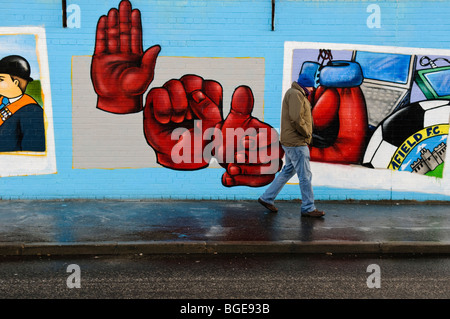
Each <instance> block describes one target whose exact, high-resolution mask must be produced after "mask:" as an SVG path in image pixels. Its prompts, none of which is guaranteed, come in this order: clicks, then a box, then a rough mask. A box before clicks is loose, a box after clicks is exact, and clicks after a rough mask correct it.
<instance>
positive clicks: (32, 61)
mask: <svg viewBox="0 0 450 319" xmlns="http://www.w3.org/2000/svg"><path fill="white" fill-rule="evenodd" d="M11 55H18V56H20V57H22V58H23V59H25V60H26V61H27V62H28V63H29V66H30V69H31V74H30V77H31V78H32V79H33V81H30V82H29V83H28V86H27V88H26V91H25V93H26V94H27V95H29V96H31V97H32V98H33V99H34V100H35V101H36V102H37V104H38V105H39V106H40V107H41V108H42V109H43V125H44V138H45V146H43V147H42V148H41V149H39V150H35V149H32V148H31V150H30V149H29V150H15V149H11V150H9V149H4V150H2V151H1V152H0V176H1V177H6V176H28V175H41V174H54V173H56V172H57V169H56V157H55V141H54V127H53V110H52V99H51V89H50V72H49V65H48V54H47V41H46V33H45V29H44V28H42V27H0V59H2V58H4V57H7V56H11ZM33 82H34V83H33ZM31 83H33V85H31ZM14 114H17V113H14ZM12 116H14V115H12ZM7 121H8V119H7V120H6V121H5V123H7Z"/></svg>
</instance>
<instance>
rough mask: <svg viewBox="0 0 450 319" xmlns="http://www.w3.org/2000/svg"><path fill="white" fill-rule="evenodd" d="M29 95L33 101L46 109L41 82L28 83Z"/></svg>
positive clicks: (27, 91)
mask: <svg viewBox="0 0 450 319" xmlns="http://www.w3.org/2000/svg"><path fill="white" fill-rule="evenodd" d="M25 93H27V94H28V95H30V96H31V97H32V98H33V99H35V100H36V102H38V103H39V105H40V106H42V107H44V104H43V101H42V88H41V81H39V80H35V81H31V82H30V83H28V86H27V90H26V92H25Z"/></svg>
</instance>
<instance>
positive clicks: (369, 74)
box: [281, 41, 450, 195]
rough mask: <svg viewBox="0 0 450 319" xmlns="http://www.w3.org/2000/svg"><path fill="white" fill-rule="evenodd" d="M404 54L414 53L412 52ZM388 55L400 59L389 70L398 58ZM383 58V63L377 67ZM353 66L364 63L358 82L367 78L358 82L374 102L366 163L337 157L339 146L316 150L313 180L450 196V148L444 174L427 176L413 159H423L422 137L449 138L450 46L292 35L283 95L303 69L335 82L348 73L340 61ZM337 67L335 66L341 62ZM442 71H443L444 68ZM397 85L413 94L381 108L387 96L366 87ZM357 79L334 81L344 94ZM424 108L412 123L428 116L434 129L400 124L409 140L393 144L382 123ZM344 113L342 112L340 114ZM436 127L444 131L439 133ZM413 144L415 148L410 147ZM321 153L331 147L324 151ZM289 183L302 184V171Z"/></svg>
mask: <svg viewBox="0 0 450 319" xmlns="http://www.w3.org/2000/svg"><path fill="white" fill-rule="evenodd" d="M378 57H380V60H379V61H377V60H376V59H378ZM398 57H399V58H398ZM404 57H406V58H405V59H404ZM327 58H329V59H327ZM381 58H382V59H381ZM358 59H359V60H358ZM371 59H372V60H371ZM383 59H384V60H383ZM330 61H332V62H330ZM386 61H389V62H390V63H392V64H393V65H395V71H391V69H389V70H388V68H387V67H388V66H389V65H391V64H389V63H387V62H386ZM305 62H306V63H305ZM322 62H324V63H322ZM342 62H344V63H342ZM347 62H350V63H347ZM377 62H383V63H382V64H379V65H378V66H377ZM364 63H366V64H364ZM324 65H329V66H330V67H329V68H328V69H326V70H325V69H324V68H323V67H322V66H324ZM348 65H349V67H352V66H356V68H357V70H361V74H362V77H361V79H358V80H357V81H356V82H358V81H360V83H361V84H360V85H359V84H358V86H360V87H361V90H362V92H363V93H362V95H363V96H364V102H365V103H364V105H365V107H366V108H367V122H368V124H369V129H368V134H367V139H366V142H365V144H364V145H363V147H364V148H361V158H360V161H359V162H356V161H355V162H350V163H339V161H337V160H336V159H337V156H335V157H334V158H333V154H331V153H330V154H331V155H329V156H328V157H325V156H324V155H323V157H322V158H318V156H317V154H319V153H318V152H316V153H313V152H314V151H312V158H311V169H312V172H313V185H315V186H326V187H336V188H348V189H377V190H388V191H399V192H421V193H432V194H440V195H450V172H449V171H450V168H449V166H450V165H448V164H447V165H445V163H450V152H445V153H441V154H440V156H441V164H442V165H441V166H440V171H439V173H438V174H437V173H435V174H434V175H433V174H430V173H428V175H424V173H423V172H421V173H420V174H419V173H417V172H416V171H415V172H411V170H413V168H414V165H413V164H417V163H419V160H417V159H415V158H414V157H413V155H412V154H413V153H414V152H415V153H417V154H419V155H418V156H420V154H422V152H421V150H422V149H424V147H425V146H426V144H421V142H422V141H424V140H425V139H426V138H431V137H435V138H436V139H437V138H439V139H440V141H439V143H444V144H448V139H449V138H448V135H449V134H448V127H449V125H450V124H449V123H450V115H449V113H450V102H448V101H450V95H449V94H448V93H445V92H443V91H444V90H447V89H448V88H450V85H443V84H442V83H446V82H443V80H442V79H444V81H446V80H447V79H448V80H449V81H450V50H441V49H425V48H407V47H389V46H373V45H354V44H334V43H315V42H293V41H288V42H285V45H284V65H283V84H282V96H281V99H282V98H283V96H284V94H285V92H286V91H287V90H288V89H289V88H290V87H291V84H292V82H293V81H296V80H297V78H298V75H299V73H300V72H302V73H304V72H306V73H308V74H309V75H311V74H312V75H313V78H314V81H317V82H316V83H317V84H316V86H319V85H321V84H324V83H325V84H326V85H328V86H329V87H333V85H334V82H333V81H334V80H333V76H336V73H333V72H334V71H335V70H338V71H339V72H341V71H340V69H338V67H341V68H342V67H343V66H348ZM381 66H382V67H381ZM402 66H403V69H402ZM333 67H335V68H334V69H333ZM389 67H391V66H389ZM319 68H320V71H319ZM377 68H378V69H377ZM383 68H384V71H383V72H384V74H387V73H388V75H387V76H384V75H383V76H382V77H381V78H379V77H378V76H379V74H378V73H382V72H381V71H380V72H378V71H377V70H381V69H383ZM437 71H439V72H438V73H437ZM358 72H359V71H358ZM358 72H356V73H358ZM350 73H351V72H349V73H348V74H350ZM348 74H347V75H348ZM350 76H351V75H350ZM355 78H356V77H355ZM355 78H353V79H352V78H351V77H350V78H345V77H342V76H340V75H339V74H337V77H336V79H337V80H336V81H352V80H354V79H355ZM435 79H436V80H439V81H440V82H439V83H440V84H438V87H435V86H434V84H433V83H431V82H432V81H433V80H435ZM356 82H355V83H356ZM358 83H359V82H358ZM449 83H450V82H448V83H447V84H449ZM391 84H392V86H394V87H395V88H394V89H395V90H397V91H398V92H397V93H399V94H400V92H405V93H402V94H403V95H401V97H397V98H396V99H395V100H392V101H391V102H392V103H391V104H390V106H385V107H383V108H379V105H382V104H381V102H375V100H371V98H370V97H369V93H368V92H367V91H366V89H365V87H366V86H374V87H375V86H381V87H382V89H385V88H387V87H388V86H389V88H390V86H391ZM352 85H353V84H351V85H347V84H343V85H341V84H340V83H337V84H336V85H335V86H334V87H335V88H337V90H338V92H341V93H340V94H342V91H339V90H341V88H339V87H340V86H342V87H349V86H352ZM363 87H364V89H363ZM378 95H387V94H378ZM313 105H314V104H313ZM413 108H415V109H416V110H418V111H417V112H416V113H414V112H415V111H414V112H412V111H410V110H412V109H413ZM422 109H423V112H424V115H420V116H415V115H414V116H412V118H411V121H408V122H410V123H414V122H415V121H416V122H417V123H419V122H420V121H422V120H423V121H424V122H425V123H422V122H420V123H422V125H423V126H424V128H425V127H428V132H427V130H425V131H420V130H417V127H416V128H414V130H412V128H411V130H412V131H411V133H408V128H407V127H406V128H405V127H399V128H398V131H395V132H394V133H393V134H391V135H392V136H397V135H399V136H400V135H403V136H405V137H406V138H405V139H403V138H402V139H400V140H401V141H403V142H399V143H398V144H395V143H394V142H392V141H388V143H385V142H386V141H385V138H384V136H383V133H382V130H387V129H392V128H393V127H394V128H396V127H397V126H395V125H394V124H395V123H400V115H399V114H400V113H399V111H400V110H402V118H405V117H406V119H408V117H409V116H411V115H410V114H422V113H421V112H422ZM338 112H339V111H337V114H339V113H338ZM380 114H381V115H380ZM337 116H338V115H337ZM387 118H389V125H388V124H387V123H388V121H387V120H386V119H387ZM401 120H402V121H403V123H404V122H405V121H404V120H403V119H401ZM393 123H394V124H393ZM438 123H440V124H438ZM435 124H436V125H435ZM341 125H342V124H341ZM418 125H419V124H418ZM396 129H397V128H396ZM433 129H434V132H435V133H439V134H434V133H433ZM397 132H398V133H397ZM413 132H414V133H413ZM405 134H406V135H405ZM433 134H434V135H436V136H433ZM319 138H320V136H319ZM335 138H336V136H335ZM399 138H400V137H399ZM334 141H336V140H334ZM328 142H329V143H330V144H329V145H322V146H321V147H322V148H326V147H329V146H330V145H331V146H333V145H332V143H334V142H333V140H331V141H328ZM381 143H382V144H381ZM408 143H409V144H408ZM391 144H394V145H391ZM402 147H403V148H402ZM342 149H345V147H344V148H343V147H342V145H341V150H342ZM437 149H438V147H436V148H435V150H437ZM329 150H331V149H329ZM405 150H406V151H408V152H409V153H408V152H404V151H405ZM331 151H332V150H331ZM413 151H414V152H413ZM431 152H433V149H431ZM320 154H323V152H322V153H320ZM408 154H410V155H408ZM433 154H434V153H433ZM313 155H314V156H313ZM334 155H336V154H334ZM408 156H409V157H408ZM422 158H423V157H422ZM329 159H331V160H329ZM395 160H397V162H395ZM442 160H443V163H442ZM397 164H398V167H400V166H401V167H402V168H401V169H400V168H399V169H394V167H393V166H396V165H397ZM416 166H417V165H416ZM408 170H409V171H408ZM289 183H290V184H298V183H299V181H298V178H297V176H294V177H293V178H292V179H291V180H290V181H289Z"/></svg>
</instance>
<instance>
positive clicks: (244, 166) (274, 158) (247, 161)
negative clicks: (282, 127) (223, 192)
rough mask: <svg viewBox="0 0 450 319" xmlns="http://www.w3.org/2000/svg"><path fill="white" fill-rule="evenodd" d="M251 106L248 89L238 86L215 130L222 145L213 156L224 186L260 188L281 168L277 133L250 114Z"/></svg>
mask: <svg viewBox="0 0 450 319" xmlns="http://www.w3.org/2000/svg"><path fill="white" fill-rule="evenodd" d="M253 104H254V98H253V93H252V91H251V89H250V88H249V87H247V86H240V87H238V88H237V89H236V90H235V91H234V93H233V97H232V101H231V111H230V113H229V114H228V116H227V118H226V119H225V120H224V121H223V123H221V124H219V125H217V127H216V130H220V131H221V134H222V143H221V145H220V146H218V152H217V153H216V154H215V157H216V158H217V160H218V162H219V163H220V165H221V166H222V167H224V168H225V169H226V172H225V173H224V174H223V176H222V184H223V185H224V186H228V187H231V186H239V185H243V186H253V187H259V186H264V185H267V184H269V183H270V182H271V181H272V180H273V179H274V177H275V174H276V173H277V172H278V171H279V170H280V169H281V166H282V160H281V158H282V157H283V155H284V152H283V149H282V148H281V147H280V144H279V140H278V133H277V132H276V131H275V129H273V128H272V127H271V126H270V125H268V124H266V123H264V122H261V121H260V120H258V119H257V118H255V117H253V116H252V115H251V113H252V111H253ZM215 135H216V136H218V134H215Z"/></svg>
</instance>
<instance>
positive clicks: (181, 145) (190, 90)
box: [144, 75, 223, 170]
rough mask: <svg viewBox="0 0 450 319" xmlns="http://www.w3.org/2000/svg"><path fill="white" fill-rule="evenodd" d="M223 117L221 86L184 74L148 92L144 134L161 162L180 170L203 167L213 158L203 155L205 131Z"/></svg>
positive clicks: (205, 142)
mask: <svg viewBox="0 0 450 319" xmlns="http://www.w3.org/2000/svg"><path fill="white" fill-rule="evenodd" d="M222 119H223V118H222V86H221V85H220V84H219V83H218V82H216V81H212V80H204V79H203V78H201V77H199V76H196V75H185V76H183V77H182V78H181V79H180V80H170V81H168V82H166V84H164V86H163V87H161V88H153V89H152V90H151V91H150V92H149V94H148V96H147V100H146V104H145V108H144V133H145V137H146V139H147V142H148V144H149V145H150V146H151V147H152V148H153V149H154V150H155V152H156V155H157V158H158V163H159V164H161V165H163V166H165V167H168V168H172V169H180V170H194V169H200V168H204V167H206V166H208V164H209V159H210V158H208V157H206V158H203V150H204V148H205V145H206V144H207V140H205V139H204V138H203V136H204V132H205V131H206V130H207V129H209V128H211V130H213V128H214V127H215V126H216V124H218V123H220V122H221V121H222ZM195 125H196V126H195ZM177 129H180V130H178V131H176V130H177ZM177 132H179V133H177Z"/></svg>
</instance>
